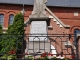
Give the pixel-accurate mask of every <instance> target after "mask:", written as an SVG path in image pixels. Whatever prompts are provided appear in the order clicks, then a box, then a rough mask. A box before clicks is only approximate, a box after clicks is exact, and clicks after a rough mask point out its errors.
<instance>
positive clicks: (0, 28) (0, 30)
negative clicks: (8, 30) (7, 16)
mask: <svg viewBox="0 0 80 60" xmlns="http://www.w3.org/2000/svg"><path fill="white" fill-rule="evenodd" d="M0 34H2V26H1V25H0Z"/></svg>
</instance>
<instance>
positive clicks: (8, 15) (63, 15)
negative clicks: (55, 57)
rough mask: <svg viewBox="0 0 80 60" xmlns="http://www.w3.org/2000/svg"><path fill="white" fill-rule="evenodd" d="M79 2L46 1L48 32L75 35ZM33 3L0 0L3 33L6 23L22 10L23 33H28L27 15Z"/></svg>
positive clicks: (79, 25)
mask: <svg viewBox="0 0 80 60" xmlns="http://www.w3.org/2000/svg"><path fill="white" fill-rule="evenodd" d="M74 2H75V4H74ZM79 2H80V1H79V0H73V1H71V0H67V1H65V0H61V1H58V0H48V1H47V7H46V13H47V14H48V16H49V20H50V21H49V24H48V34H75V35H77V34H79V33H80V4H79ZM33 3H34V2H33V0H23V1H22V0H17V1H16V0H14V1H11V0H2V1H0V24H1V25H2V27H3V32H4V33H5V32H6V30H7V29H8V25H9V24H12V23H13V20H14V19H13V18H14V16H15V15H16V14H17V13H20V12H22V13H23V15H24V24H25V33H26V34H30V23H29V16H30V15H31V13H32V11H33ZM23 10H24V12H23ZM75 32H76V33H75ZM72 39H74V38H72ZM71 41H73V40H71ZM52 44H53V43H52ZM53 45H54V44H53ZM58 49H60V47H58ZM58 49H57V50H58ZM69 51H70V50H69ZM59 53H60V51H59ZM66 53H67V51H66Z"/></svg>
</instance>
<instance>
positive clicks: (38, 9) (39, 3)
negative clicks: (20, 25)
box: [32, 0, 47, 18]
mask: <svg viewBox="0 0 80 60" xmlns="http://www.w3.org/2000/svg"><path fill="white" fill-rule="evenodd" d="M46 2H47V0H34V8H33V12H32V17H38V18H39V17H46V16H47V15H46V11H45V5H46Z"/></svg>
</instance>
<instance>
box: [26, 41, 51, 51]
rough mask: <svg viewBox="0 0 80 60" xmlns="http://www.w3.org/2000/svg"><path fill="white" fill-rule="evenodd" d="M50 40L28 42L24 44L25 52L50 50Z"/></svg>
mask: <svg viewBox="0 0 80 60" xmlns="http://www.w3.org/2000/svg"><path fill="white" fill-rule="evenodd" d="M50 47H51V45H50V42H47V41H46V42H28V43H27V44H26V48H27V50H26V52H29V53H37V52H41V53H44V52H50Z"/></svg>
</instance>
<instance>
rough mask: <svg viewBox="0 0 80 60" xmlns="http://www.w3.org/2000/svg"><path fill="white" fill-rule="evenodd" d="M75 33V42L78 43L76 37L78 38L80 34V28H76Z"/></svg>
mask: <svg viewBox="0 0 80 60" xmlns="http://www.w3.org/2000/svg"><path fill="white" fill-rule="evenodd" d="M74 34H75V37H74V44H75V45H76V38H77V35H78V34H80V30H78V29H76V30H74Z"/></svg>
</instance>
